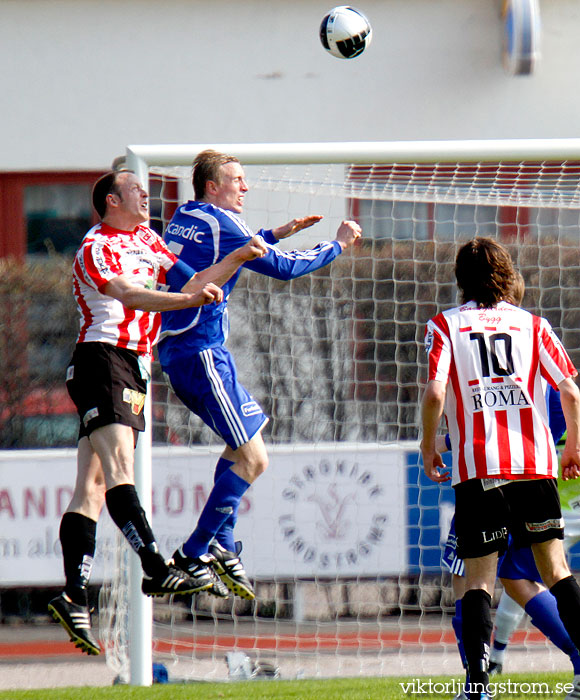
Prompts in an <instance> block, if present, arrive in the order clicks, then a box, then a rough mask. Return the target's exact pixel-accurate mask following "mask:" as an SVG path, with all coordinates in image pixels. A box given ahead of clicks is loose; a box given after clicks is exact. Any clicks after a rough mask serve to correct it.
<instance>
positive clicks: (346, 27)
mask: <svg viewBox="0 0 580 700" xmlns="http://www.w3.org/2000/svg"><path fill="white" fill-rule="evenodd" d="M372 36H373V30H372V27H371V24H370V22H369V21H368V19H367V18H366V17H365V16H364V15H363V13H362V12H360V10H356V9H355V8H354V7H349V6H348V5H339V6H338V7H334V8H333V9H332V10H330V12H329V13H328V14H327V15H326V16H325V17H324V19H323V20H322V24H321V25H320V41H321V42H322V46H324V48H325V49H326V50H327V51H328V52H329V53H331V54H332V55H333V56H336V58H355V57H356V56H360V55H361V53H362V52H363V51H364V50H365V49H366V48H367V46H368V45H369V44H370V43H371V39H372Z"/></svg>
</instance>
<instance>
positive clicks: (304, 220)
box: [272, 214, 324, 241]
mask: <svg viewBox="0 0 580 700" xmlns="http://www.w3.org/2000/svg"><path fill="white" fill-rule="evenodd" d="M323 218H324V217H322V216H319V215H318V214H311V215H310V216H303V217H301V218H298V219H292V221H289V222H288V223H287V224H284V225H283V226H278V228H274V229H272V235H273V236H274V238H275V239H276V240H277V241H281V240H282V239H283V238H289V237H290V236H293V235H294V234H295V233H298V231H302V229H305V228H309V227H310V226H313V225H314V224H317V223H318V222H319V221H321V220H322V219H323Z"/></svg>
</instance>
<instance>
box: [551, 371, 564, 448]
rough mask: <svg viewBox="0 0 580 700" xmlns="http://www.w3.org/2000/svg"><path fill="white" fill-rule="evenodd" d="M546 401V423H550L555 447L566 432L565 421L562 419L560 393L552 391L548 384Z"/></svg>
mask: <svg viewBox="0 0 580 700" xmlns="http://www.w3.org/2000/svg"><path fill="white" fill-rule="evenodd" d="M546 400H547V401H546V403H547V404H548V421H549V423H550V431H551V432H552V437H553V438H554V444H555V445H557V444H558V443H559V442H560V440H561V439H562V436H563V435H564V433H565V432H566V419H565V418H564V411H563V410H562V403H561V401H560V392H559V391H556V389H553V388H552V386H551V385H550V384H548V391H547V392H546Z"/></svg>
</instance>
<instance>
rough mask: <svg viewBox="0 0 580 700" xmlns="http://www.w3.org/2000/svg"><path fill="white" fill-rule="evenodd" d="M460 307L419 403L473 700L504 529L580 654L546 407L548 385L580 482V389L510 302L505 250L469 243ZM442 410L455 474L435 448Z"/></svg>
mask: <svg viewBox="0 0 580 700" xmlns="http://www.w3.org/2000/svg"><path fill="white" fill-rule="evenodd" d="M455 274H456V277H457V284H458V286H459V289H460V290H461V292H462V296H463V304H462V305H461V306H459V307H457V308H454V309H450V310H448V311H445V312H443V313H441V314H439V315H437V316H435V317H434V318H433V319H431V321H429V323H428V324H427V333H426V348H427V352H428V358H429V373H428V383H427V387H426V389H425V393H424V396H423V400H422V406H421V418H422V428H423V440H422V443H421V453H422V457H423V465H424V470H425V473H426V475H427V476H428V477H429V478H430V479H432V480H433V481H436V482H443V481H448V480H450V479H452V480H453V486H454V488H455V527H456V532H457V551H458V556H459V557H461V558H462V559H464V561H465V573H466V593H465V595H464V597H463V599H462V612H463V641H464V647H465V653H466V656H467V661H468V667H469V679H470V682H471V689H468V690H471V692H470V698H477V699H478V700H479V698H480V697H481V693H482V691H483V690H484V688H485V686H486V685H487V683H488V674H487V661H488V653H489V641H490V636H491V615H490V608H491V595H492V594H493V590H494V584H495V576H496V568H497V556H498V552H503V551H505V548H506V546H507V537H508V531H510V532H511V534H512V537H513V538H514V542H515V543H516V545H518V544H521V545H531V547H532V550H533V552H534V557H535V559H536V563H537V565H538V569H539V571H540V574H541V576H542V579H543V581H544V583H545V584H546V585H547V586H548V587H549V588H550V590H551V592H552V593H553V595H554V596H555V598H556V600H557V603H558V610H559V613H560V617H561V619H562V622H563V623H564V625H565V627H566V629H567V631H568V633H569V634H570V637H571V638H572V640H573V641H574V644H575V645H576V647H578V648H580V588H579V587H578V584H577V582H576V580H575V578H574V577H573V576H572V575H571V573H570V570H569V568H568V565H567V562H566V558H565V555H564V549H563V546H562V538H563V519H562V513H561V510H560V501H559V497H558V491H557V483H556V479H557V476H558V463H557V458H556V453H555V448H554V444H553V440H552V437H551V433H550V430H549V426H548V418H547V409H546V400H545V393H546V391H545V390H546V382H549V383H550V384H551V385H552V386H553V387H554V388H557V389H558V390H559V392H560V397H561V402H562V408H563V411H564V417H565V419H566V426H567V431H568V433H567V440H566V445H565V447H564V450H563V452H562V458H561V464H562V475H563V478H565V479H567V478H577V477H578V476H579V475H580V392H579V390H578V388H577V386H576V384H575V383H574V381H573V379H572V378H573V377H575V376H576V374H577V372H576V370H575V369H574V367H573V365H572V363H571V361H570V359H569V357H568V355H567V353H566V351H565V350H564V348H563V346H562V344H561V343H560V341H559V340H558V338H557V337H556V335H555V334H554V332H553V331H552V329H551V327H550V325H549V323H548V322H547V321H546V320H545V319H543V318H540V317H537V316H534V315H532V314H530V313H528V312H526V311H524V310H522V309H519V308H518V307H516V306H513V305H512V304H510V303H507V302H506V301H504V300H505V299H507V298H510V296H509V295H510V290H511V287H512V285H513V282H514V279H515V275H516V272H515V270H514V267H513V263H512V260H511V257H510V255H509V252H508V251H507V250H506V249H505V248H504V247H503V246H502V245H501V244H499V243H497V242H496V241H494V240H492V239H489V238H476V239H474V240H472V241H470V242H469V243H467V244H465V245H464V246H463V247H462V248H461V249H460V250H459V252H458V255H457V259H456V266H455ZM444 412H445V416H446V419H447V425H448V430H449V434H450V438H451V446H452V450H453V469H452V472H453V476H452V477H451V476H450V475H449V473H448V472H446V471H445V467H444V465H443V461H442V459H441V455H440V454H439V453H438V452H437V450H436V447H435V439H436V435H437V431H438V427H439V422H440V419H441V417H442V415H443V413H444Z"/></svg>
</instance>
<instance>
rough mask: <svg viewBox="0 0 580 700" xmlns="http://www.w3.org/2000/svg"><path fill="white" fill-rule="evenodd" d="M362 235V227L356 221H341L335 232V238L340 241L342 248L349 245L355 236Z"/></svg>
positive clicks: (355, 238)
mask: <svg viewBox="0 0 580 700" xmlns="http://www.w3.org/2000/svg"><path fill="white" fill-rule="evenodd" d="M361 235H362V228H361V227H360V226H359V225H358V224H357V223H356V221H343V222H342V223H341V224H340V226H339V227H338V231H337V232H336V240H337V241H338V242H339V243H340V245H341V247H342V249H343V250H344V249H345V248H348V247H349V246H351V245H352V244H353V243H354V242H355V241H356V240H357V238H360V237H361Z"/></svg>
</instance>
